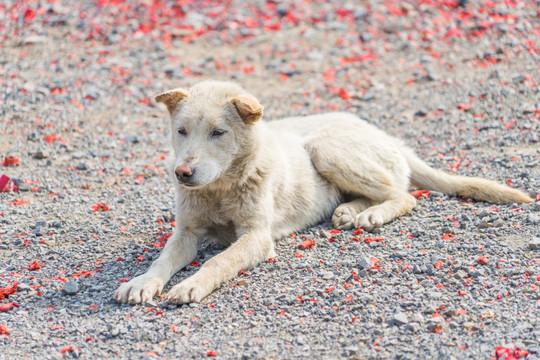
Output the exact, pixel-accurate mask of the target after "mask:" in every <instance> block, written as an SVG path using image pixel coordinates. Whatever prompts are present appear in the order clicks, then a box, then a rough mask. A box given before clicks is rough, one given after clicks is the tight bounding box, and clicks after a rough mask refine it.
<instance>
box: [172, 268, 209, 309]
mask: <svg viewBox="0 0 540 360" xmlns="http://www.w3.org/2000/svg"><path fill="white" fill-rule="evenodd" d="M212 290H213V288H212V287H211V286H209V282H208V281H205V280H204V279H202V278H201V277H200V276H197V274H195V275H193V276H191V277H189V278H187V279H186V280H184V281H182V282H181V283H180V284H178V285H175V286H173V287H172V288H171V290H169V292H168V293H167V294H166V295H165V300H166V301H167V302H170V303H173V304H187V303H192V302H200V301H201V300H202V299H204V298H205V297H206V296H208V295H209V294H210V293H211V292H212Z"/></svg>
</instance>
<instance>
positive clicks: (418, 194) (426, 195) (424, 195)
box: [411, 190, 431, 199]
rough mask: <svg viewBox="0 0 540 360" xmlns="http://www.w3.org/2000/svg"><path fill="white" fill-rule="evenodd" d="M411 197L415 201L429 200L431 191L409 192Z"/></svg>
mask: <svg viewBox="0 0 540 360" xmlns="http://www.w3.org/2000/svg"><path fill="white" fill-rule="evenodd" d="M411 195H412V196H414V197H415V198H417V199H422V198H429V196H430V195H431V191H429V190H415V191H412V192H411Z"/></svg>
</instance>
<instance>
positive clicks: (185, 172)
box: [174, 164, 195, 180]
mask: <svg viewBox="0 0 540 360" xmlns="http://www.w3.org/2000/svg"><path fill="white" fill-rule="evenodd" d="M174 173H175V174H176V177H177V178H178V179H179V180H181V179H188V178H190V177H191V176H193V174H194V173H195V169H192V168H191V167H189V166H188V165H185V164H183V165H179V166H177V167H176V169H174Z"/></svg>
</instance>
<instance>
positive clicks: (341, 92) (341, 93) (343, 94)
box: [338, 88, 351, 100]
mask: <svg viewBox="0 0 540 360" xmlns="http://www.w3.org/2000/svg"><path fill="white" fill-rule="evenodd" d="M338 95H339V97H340V98H342V99H343V100H350V99H351V95H349V93H348V92H347V90H345V89H344V88H339V90H338Z"/></svg>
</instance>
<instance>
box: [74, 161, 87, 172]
mask: <svg viewBox="0 0 540 360" xmlns="http://www.w3.org/2000/svg"><path fill="white" fill-rule="evenodd" d="M75 168H76V169H77V170H80V171H86V170H88V165H86V163H83V162H81V163H78V164H77V166H75Z"/></svg>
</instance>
